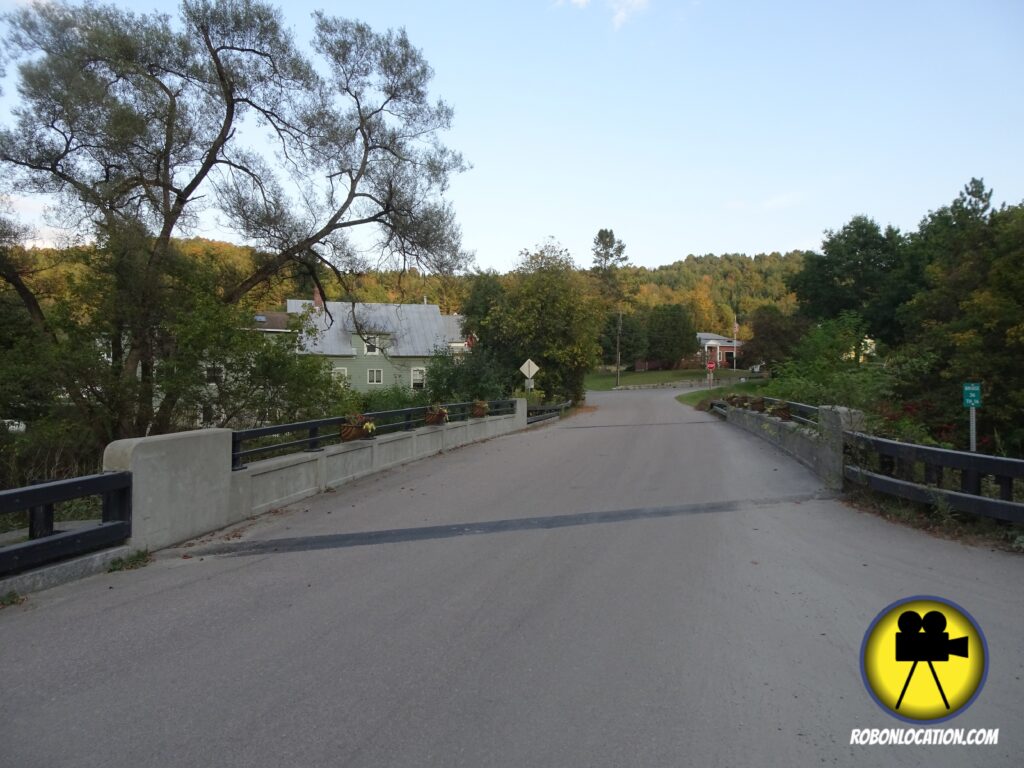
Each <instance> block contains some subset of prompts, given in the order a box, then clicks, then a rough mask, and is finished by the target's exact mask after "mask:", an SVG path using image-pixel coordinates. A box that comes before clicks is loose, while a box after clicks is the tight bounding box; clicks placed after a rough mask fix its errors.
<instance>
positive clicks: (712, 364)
mask: <svg viewBox="0 0 1024 768" xmlns="http://www.w3.org/2000/svg"><path fill="white" fill-rule="evenodd" d="M714 383H715V361H714V360H711V361H710V362H709V363H708V386H709V387H710V386H713V385H714Z"/></svg>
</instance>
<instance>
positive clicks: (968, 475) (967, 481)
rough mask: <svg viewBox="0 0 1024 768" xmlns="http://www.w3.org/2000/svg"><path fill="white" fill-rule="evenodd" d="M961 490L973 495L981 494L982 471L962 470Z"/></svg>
mask: <svg viewBox="0 0 1024 768" xmlns="http://www.w3.org/2000/svg"><path fill="white" fill-rule="evenodd" d="M960 490H961V491H963V492H964V493H969V494H971V495H972V496H981V473H980V472H978V470H976V469H964V470H961V472H960Z"/></svg>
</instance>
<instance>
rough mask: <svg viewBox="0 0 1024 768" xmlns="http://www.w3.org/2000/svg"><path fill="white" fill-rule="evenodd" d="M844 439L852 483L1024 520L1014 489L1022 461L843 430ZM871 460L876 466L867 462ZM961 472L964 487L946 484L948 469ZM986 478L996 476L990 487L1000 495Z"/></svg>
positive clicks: (1021, 472) (963, 509) (1023, 508)
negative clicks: (953, 486)
mask: <svg viewBox="0 0 1024 768" xmlns="http://www.w3.org/2000/svg"><path fill="white" fill-rule="evenodd" d="M843 437H844V441H845V443H846V446H847V454H848V458H849V460H850V463H848V464H847V465H846V467H845V468H844V474H845V476H846V478H847V479H848V480H850V481H851V482H854V483H857V484H859V485H863V486H867V487H869V488H871V489H873V490H876V491H880V492H881V493H887V494H891V495H893V496H899V497H901V498H904V499H910V500H911V501H917V502H922V503H925V504H946V505H948V506H949V507H950V508H951V509H954V510H957V511H960V512H971V513H973V514H976V515H983V516H985V517H994V518H997V519H999V520H1008V521H1010V522H1014V523H1024V503H1021V502H1020V501H1015V489H1014V481H1015V480H1017V479H1019V478H1024V461H1022V460H1020V459H1007V458H1003V457H1000V456H986V455H984V454H979V453H968V452H966V451H951V450H947V449H944V448H933V447H930V446H924V445H915V444H913V443H901V442H899V441H897V440H888V439H886V438H882V437H874V436H872V435H865V434H863V433H861V432H844V433H843ZM865 459H867V460H868V461H865ZM866 463H877V467H874V466H872V467H870V468H869V467H866V466H863V465H864V464H866ZM956 471H959V475H960V477H959V486H960V487H959V490H953V489H951V488H944V487H942V486H943V485H944V484H948V483H947V480H948V478H947V473H952V472H956ZM987 477H990V478H992V484H991V486H990V487H989V489H988V490H990V491H991V492H992V493H993V494H995V493H997V494H998V498H997V497H995V496H993V495H988V494H986V493H984V490H986V489H985V488H984V485H985V484H984V482H983V481H984V479H985V478H987ZM919 479H920V480H921V481H923V482H919ZM953 482H954V483H955V482H956V478H955V477H954V478H953ZM1016 495H1017V496H1019V495H1021V494H1019V493H1018V494H1016Z"/></svg>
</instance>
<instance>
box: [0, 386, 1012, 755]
mask: <svg viewBox="0 0 1024 768" xmlns="http://www.w3.org/2000/svg"><path fill="white" fill-rule="evenodd" d="M590 404H591V405H592V406H596V409H594V410H590V411H588V412H585V413H581V414H578V415H576V416H575V417H573V418H571V419H567V420H564V421H561V422H557V423H552V424H549V425H546V426H542V427H539V428H535V429H532V430H529V431H527V432H524V433H520V434H516V435H511V436H508V437H503V438H499V439H496V440H492V441H490V442H487V443H485V444H482V445H478V446H473V447H469V448H464V449H461V450H458V451H454V452H452V453H449V454H446V455H442V456H437V457H434V458H431V459H427V460H424V461H421V462H417V463H415V464H411V465H407V466H406V467H403V468H400V469H397V470H393V471H389V472H386V473H383V474H380V475H377V476H374V477H372V478H366V479H364V480H362V481H359V482H357V483H353V484H351V485H348V486H345V487H343V488H340V489H338V490H337V491H336V492H333V493H329V494H325V495H323V496H321V497H318V498H316V499H310V500H308V501H307V502H305V503H303V504H301V505H299V506H297V507H295V508H292V509H289V510H285V511H283V512H280V513H276V514H271V515H267V516H264V517H263V518H260V519H259V520H258V521H256V522H255V523H249V524H247V525H244V526H241V527H240V528H239V529H236V530H235V531H233V532H231V533H227V534H225V533H221V534H219V535H216V536H210V537H207V538H205V539H204V540H201V541H199V542H195V543H193V544H192V545H191V546H188V547H184V548H179V549H174V550H167V551H165V552H162V553H160V555H159V557H158V559H157V561H156V562H154V563H153V564H151V565H149V566H148V567H146V568H144V569H141V570H138V571H133V572H125V573H117V574H106V575H102V576H97V577H93V578H90V579H86V580H84V581H81V582H78V583H75V584H70V585H67V586H64V587H60V588H56V589H52V590H49V591H47V592H43V593H38V594H35V595H32V596H31V598H30V599H29V600H28V602H26V603H25V604H23V605H21V606H18V607H14V608H7V609H4V610H2V611H0V766H4V768H7V767H10V768H36V767H38V768H58V767H62V766H103V768H117V767H118V766H132V767H137V766H218V767H219V768H227V767H229V766H240V767H244V768H250V767H255V766H298V767H300V768H301V767H305V766H311V767H312V766H332V767H333V766H445V767H448V766H471V767H473V768H477V767H481V766H514V767H518V766H545V767H546V766H587V767H591V766H818V765H864V766H880V765H898V766H929V768H936V767H940V766H963V765H971V766H1019V765H1021V763H1022V761H1024V758H1022V753H1024V733H1022V729H1021V728H1020V724H1021V720H1022V715H1021V712H1022V705H1024V683H1022V681H1021V678H1022V677H1024V597H1022V595H1024V592H1022V590H1021V585H1022V584H1024V557H1020V556H1014V555H1010V554H1006V553H1001V552H992V551H989V550H987V549H984V548H977V547H970V546H965V545H962V544H959V543H955V542H950V541H944V540H940V539H936V538H933V537H931V536H929V535H927V534H924V533H921V532H919V531H914V530H909V529H905V528H902V527H899V526H896V525H893V524H890V523H887V522H885V521H883V520H881V519H879V518H877V517H874V516H872V515H870V514H866V513H862V512H859V511H857V510H855V509H852V508H850V507H849V506H846V505H845V504H843V503H841V502H840V501H837V500H834V499H831V498H830V497H829V495H828V494H827V493H826V492H825V491H824V490H823V489H822V488H821V486H820V484H819V482H818V481H817V479H816V478H815V477H814V476H813V475H812V474H811V473H810V472H809V471H807V470H806V469H804V468H803V467H802V466H800V465H799V464H797V463H796V462H794V461H792V460H790V459H788V458H786V457H785V456H783V455H781V454H779V453H777V452H776V451H775V450H774V449H772V448H771V447H769V446H768V445H767V444H766V443H764V442H762V441H760V440H758V439H757V438H756V437H754V436H751V435H748V434H746V433H743V432H741V431H739V430H738V429H735V428H734V427H731V426H729V425H727V424H724V423H722V422H719V421H717V420H715V419H714V418H713V417H711V416H709V415H707V414H703V413H697V412H695V411H693V410H691V409H690V408H687V407H684V406H680V405H678V404H677V403H676V402H675V401H674V400H673V393H672V392H669V391H646V392H645V391H637V392H620V393H604V394H597V395H592V396H591V400H590ZM914 594H933V595H939V596H942V597H946V598H948V599H951V600H953V601H955V602H957V603H959V604H960V605H962V606H964V607H965V608H967V609H968V610H969V611H970V612H971V613H972V614H973V615H974V617H975V618H976V619H977V620H978V621H979V623H980V624H981V626H982V628H983V629H984V631H985V633H986V635H987V637H988V643H989V647H990V657H991V665H990V671H989V677H988V682H987V684H986V686H985V689H984V691H983V692H982V694H981V696H980V697H979V698H978V700H977V701H976V702H975V703H974V704H973V706H972V707H971V708H970V709H969V710H968V711H967V712H965V713H964V714H962V715H961V716H959V717H958V718H956V719H955V720H954V721H952V722H951V723H949V725H950V726H955V727H957V728H960V727H963V728H966V729H971V728H999V729H1000V742H999V745H998V746H995V747H991V746H990V747H947V748H940V747H908V746H902V747H861V746H850V744H849V741H850V732H851V729H853V728H871V727H878V728H887V727H894V726H901V723H899V722H898V721H896V720H894V719H893V718H891V717H889V716H888V715H887V714H886V713H884V712H882V711H881V709H880V708H879V707H878V706H877V705H876V704H875V703H874V702H873V701H872V700H871V698H870V697H869V696H868V694H867V693H866V691H865V689H864V686H863V684H862V682H861V677H860V672H859V662H858V652H859V648H860V643H861V640H862V637H863V635H864V632H865V630H866V629H867V627H868V625H869V623H870V621H871V619H872V618H873V617H874V616H875V615H876V614H877V613H878V611H879V610H881V609H882V608H883V607H885V606H886V605H888V604H889V603H891V602H892V601H894V600H896V599H898V598H900V597H904V596H908V595H914Z"/></svg>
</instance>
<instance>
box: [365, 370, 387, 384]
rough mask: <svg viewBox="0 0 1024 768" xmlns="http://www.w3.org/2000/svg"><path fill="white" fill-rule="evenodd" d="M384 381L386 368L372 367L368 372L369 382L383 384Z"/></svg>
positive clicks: (367, 380)
mask: <svg viewBox="0 0 1024 768" xmlns="http://www.w3.org/2000/svg"><path fill="white" fill-rule="evenodd" d="M383 381H384V370H383V369H382V368H371V369H370V370H368V371H367V372H366V383H367V384H381V383H383Z"/></svg>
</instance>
